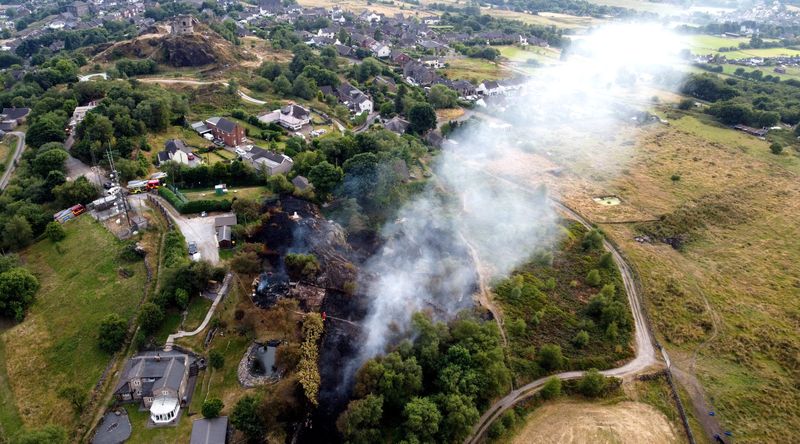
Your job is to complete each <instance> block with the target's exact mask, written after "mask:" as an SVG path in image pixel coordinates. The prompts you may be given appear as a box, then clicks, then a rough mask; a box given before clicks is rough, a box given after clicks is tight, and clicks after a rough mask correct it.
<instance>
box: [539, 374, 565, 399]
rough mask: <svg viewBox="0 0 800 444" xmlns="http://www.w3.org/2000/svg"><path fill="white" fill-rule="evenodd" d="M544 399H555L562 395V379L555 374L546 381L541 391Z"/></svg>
mask: <svg viewBox="0 0 800 444" xmlns="http://www.w3.org/2000/svg"><path fill="white" fill-rule="evenodd" d="M539 393H541V395H542V398H544V399H553V398H556V397H558V396H559V395H561V380H560V379H558V378H556V377H555V376H553V377H552V378H550V379H548V380H547V382H545V383H544V387H542V391H541V392H539Z"/></svg>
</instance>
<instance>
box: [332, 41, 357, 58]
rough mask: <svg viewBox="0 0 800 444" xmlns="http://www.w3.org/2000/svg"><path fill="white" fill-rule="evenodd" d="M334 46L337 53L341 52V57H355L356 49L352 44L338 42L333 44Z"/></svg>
mask: <svg viewBox="0 0 800 444" xmlns="http://www.w3.org/2000/svg"><path fill="white" fill-rule="evenodd" d="M333 47H334V48H336V53H337V54H339V56H340V57H355V53H356V51H355V49H353V48H352V47H350V46H346V45H341V44H337V45H333Z"/></svg>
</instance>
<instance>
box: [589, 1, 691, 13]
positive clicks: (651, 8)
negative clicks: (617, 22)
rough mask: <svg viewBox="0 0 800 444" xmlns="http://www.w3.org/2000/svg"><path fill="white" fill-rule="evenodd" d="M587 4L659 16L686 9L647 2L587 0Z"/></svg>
mask: <svg viewBox="0 0 800 444" xmlns="http://www.w3.org/2000/svg"><path fill="white" fill-rule="evenodd" d="M589 3H594V4H596V5H606V6H616V7H620V8H628V9H633V10H634V11H643V12H654V13H656V14H660V15H677V14H682V13H685V12H686V9H685V8H683V7H681V6H680V5H676V4H671V3H667V2H654V1H648V0H589Z"/></svg>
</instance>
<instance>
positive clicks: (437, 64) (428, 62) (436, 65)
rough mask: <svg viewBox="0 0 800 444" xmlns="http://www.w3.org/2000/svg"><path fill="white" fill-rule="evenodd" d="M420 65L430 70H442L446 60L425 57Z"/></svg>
mask: <svg viewBox="0 0 800 444" xmlns="http://www.w3.org/2000/svg"><path fill="white" fill-rule="evenodd" d="M419 62H420V63H422V64H423V65H425V66H426V67H428V68H433V69H441V68H444V59H443V58H441V57H437V56H425V57H422V58H421V59H420V60H419Z"/></svg>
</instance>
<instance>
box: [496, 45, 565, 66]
mask: <svg viewBox="0 0 800 444" xmlns="http://www.w3.org/2000/svg"><path fill="white" fill-rule="evenodd" d="M494 48H495V49H497V50H499V51H500V55H502V56H503V57H505V58H507V59H508V60H509V61H511V62H516V63H524V62H526V61H528V60H530V59H534V60H537V61H539V62H541V63H545V64H546V63H552V62H555V61H557V60H558V57H559V54H560V52H559V51H558V50H557V49H554V48H542V47H540V46H528V47H526V48H522V47H519V46H512V45H503V46H495V47H494Z"/></svg>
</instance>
